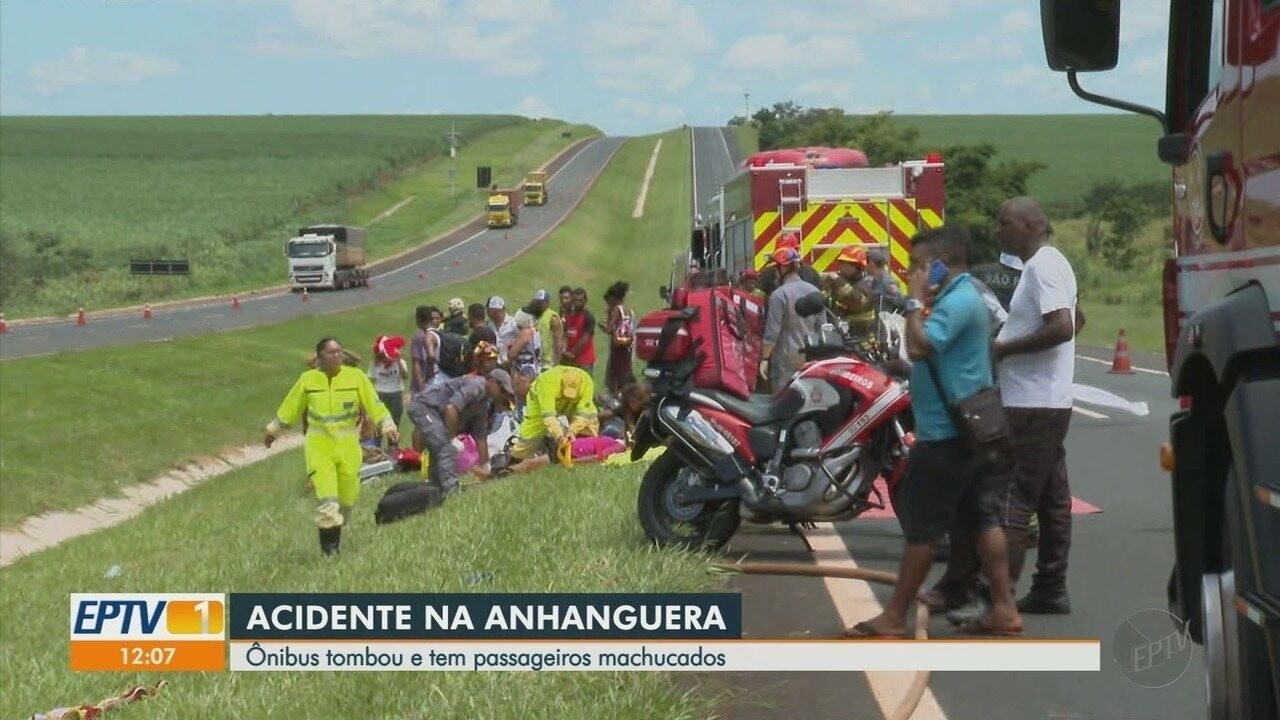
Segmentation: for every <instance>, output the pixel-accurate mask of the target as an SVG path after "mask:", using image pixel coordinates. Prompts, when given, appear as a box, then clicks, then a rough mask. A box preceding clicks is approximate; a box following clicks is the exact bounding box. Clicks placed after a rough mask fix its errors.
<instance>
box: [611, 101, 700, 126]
mask: <svg viewBox="0 0 1280 720" xmlns="http://www.w3.org/2000/svg"><path fill="white" fill-rule="evenodd" d="M613 109H614V110H615V111H616V112H617V113H618V114H619V115H624V116H626V117H628V118H630V119H633V120H643V121H646V122H650V123H651V122H663V123H675V122H677V121H679V120H681V119H682V118H684V108H683V107H681V106H679V105H674V104H671V103H662V102H657V103H655V102H648V101H646V100H637V99H636V98H631V97H621V98H618V99H617V100H616V101H614V103H613Z"/></svg>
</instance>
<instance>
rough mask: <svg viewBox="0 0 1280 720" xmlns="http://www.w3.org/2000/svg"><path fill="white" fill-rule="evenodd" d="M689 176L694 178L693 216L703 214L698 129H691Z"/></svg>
mask: <svg viewBox="0 0 1280 720" xmlns="http://www.w3.org/2000/svg"><path fill="white" fill-rule="evenodd" d="M689 174H690V175H692V176H693V215H694V217H697V216H698V215H699V214H701V213H702V208H700V207H698V129H697V128H695V127H692V126H690V128H689Z"/></svg>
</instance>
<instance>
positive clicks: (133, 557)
mask: <svg viewBox="0 0 1280 720" xmlns="http://www.w3.org/2000/svg"><path fill="white" fill-rule="evenodd" d="M303 475H304V473H303V469H302V456H301V454H300V452H299V451H293V452H289V453H285V454H283V455H281V456H278V457H275V458H271V459H270V460H267V461H264V462H263V463H261V464H259V465H256V466H253V467H251V468H246V469H243V470H239V471H237V472H235V473H232V474H230V475H228V476H226V477H223V478H220V479H218V480H216V481H212V482H209V483H206V484H204V485H202V486H200V487H198V488H195V489H193V490H191V491H189V492H188V493H186V494H184V495H181V496H179V497H176V498H173V499H171V500H169V501H167V502H165V503H164V504H162V505H160V506H157V507H155V508H152V509H150V510H148V511H147V512H145V513H143V514H142V515H141V516H139V517H138V518H136V519H134V520H132V521H130V522H128V523H125V524H123V525H120V526H117V527H115V528H111V529H108V530H105V531H102V532H99V533H97V534H95V535H91V536H87V537H84V538H79V539H76V540H74V541H71V542H69V543H66V544H65V545H63V546H60V547H57V548H54V549H52V550H49V551H46V552H44V553H42V554H40V555H37V556H35V557H33V558H30V559H27V560H23V561H20V562H19V563H17V564H15V565H13V566H11V567H8V568H5V569H4V570H3V571H0V573H2V575H0V577H2V579H3V583H0V611H3V612H4V613H5V617H8V618H17V617H21V618H22V621H21V622H14V621H10V622H6V623H5V624H4V627H3V633H4V644H5V647H6V648H8V649H9V651H8V652H5V653H3V654H0V715H3V716H4V717H9V718H18V717H29V716H30V715H31V714H32V713H34V712H37V711H46V710H48V709H50V708H53V707H55V706H59V705H67V704H71V703H78V702H96V701H97V700H98V699H100V698H102V697H105V696H107V695H110V694H112V693H116V692H120V691H121V690H123V689H124V688H125V687H128V686H131V685H133V684H143V683H150V682H155V681H157V680H160V679H166V680H168V681H169V686H168V687H167V688H166V689H165V690H164V691H163V692H162V693H161V695H160V696H158V697H157V698H153V699H148V700H144V701H141V702H138V703H136V704H133V705H130V706H129V707H127V708H125V709H124V710H122V711H121V712H120V713H119V715H120V717H121V718H126V719H127V720H150V719H155V718H173V717H200V718H227V719H231V718H275V717H309V716H310V715H312V714H316V713H320V712H321V709H322V711H323V714H324V715H325V716H327V717H333V718H356V717H359V718H388V719H392V718H396V719H400V718H441V719H457V720H470V719H471V718H511V719H512V720H515V719H516V718H519V719H520V720H526V719H528V718H541V719H545V720H570V719H576V718H581V719H582V720H596V719H598V718H606V717H607V718H610V720H612V719H614V718H620V719H621V718H634V719H635V720H650V719H651V718H664V719H666V718H675V719H680V718H687V719H690V720H692V718H705V717H708V716H709V714H710V712H711V706H712V704H713V702H714V701H715V698H714V697H712V696H711V695H709V694H702V693H697V692H690V691H689V689H688V687H687V683H681V684H680V685H677V684H676V683H674V682H672V681H671V679H670V678H669V677H664V676H663V675H662V674H659V673H600V672H593V673H571V672H547V673H542V674H539V673H533V672H472V673H457V672H454V673H413V672H373V673H359V672H355V673H329V672H278V673H244V674H240V673H237V674H230V673H211V672H210V673H180V674H170V675H167V676H163V677H162V676H161V675H152V674H148V673H144V672H142V673H107V672H96V673H84V672H77V673H73V672H71V671H69V670H68V669H67V601H66V598H67V596H68V594H69V593H72V592H166V591H168V592H173V591H176V590H184V591H192V592H195V591H199V592H303V593H306V592H361V591H375V590H376V591H378V592H405V593H420V592H696V591H700V590H704V589H708V588H709V587H711V586H712V585H713V583H715V582H716V579H717V576H716V575H714V574H713V573H712V572H710V570H709V568H708V566H707V565H706V564H705V563H704V562H702V561H701V560H700V559H699V558H698V557H697V556H695V555H689V554H681V553H672V552H657V551H654V550H652V549H650V547H649V546H648V545H647V544H646V542H645V538H644V535H643V533H642V531H641V530H640V525H639V522H638V521H637V520H636V518H635V496H636V490H637V488H638V486H639V471H638V470H637V469H633V468H605V467H602V466H598V465H579V466H576V467H574V468H573V469H571V470H557V469H544V470H541V471H539V472H537V473H534V474H530V475H525V476H513V477H510V478H506V479H503V480H498V481H495V482H491V483H488V484H485V485H481V486H478V487H476V488H475V489H473V490H470V491H467V492H464V493H463V494H462V495H461V496H459V497H457V498H456V499H454V500H451V501H450V502H449V503H448V504H447V505H445V506H444V507H443V508H441V509H439V510H436V511H433V512H431V513H429V514H428V515H426V516H420V517H415V518H410V519H408V520H405V521H403V522H401V523H397V524H393V525H387V526H375V525H374V523H373V508H374V505H375V504H376V502H377V498H378V496H380V495H381V492H382V490H384V489H385V488H386V487H387V486H388V484H389V481H386V480H384V481H381V482H376V483H374V484H371V485H369V486H367V487H366V488H365V489H364V491H363V492H362V494H361V498H360V501H359V503H358V504H357V506H356V512H355V516H354V521H353V523H352V526H351V527H350V528H349V529H347V530H346V531H345V532H344V533H343V538H342V554H341V556H339V557H338V558H323V557H322V556H321V555H320V553H319V549H318V546H317V541H316V531H315V528H314V527H313V526H312V525H311V523H310V520H309V510H310V508H311V507H312V506H313V503H314V500H312V499H310V498H308V496H307V493H306V492H305V490H304V488H303V480H304V477H303ZM112 565H119V566H120V568H121V570H120V574H119V575H118V576H116V577H113V578H111V579H104V577H103V574H104V572H105V571H106V570H107V569H108V568H109V567H111V566H112ZM476 576H479V577H476Z"/></svg>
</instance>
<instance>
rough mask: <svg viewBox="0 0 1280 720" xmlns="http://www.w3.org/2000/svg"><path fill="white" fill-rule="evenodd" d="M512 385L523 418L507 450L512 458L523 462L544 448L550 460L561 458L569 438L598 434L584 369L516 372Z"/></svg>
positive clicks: (592, 396)
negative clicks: (566, 421) (521, 404)
mask: <svg viewBox="0 0 1280 720" xmlns="http://www.w3.org/2000/svg"><path fill="white" fill-rule="evenodd" d="M512 384H513V385H514V389H515V394H516V397H519V398H523V400H524V419H523V420H521V421H520V429H519V431H518V433H517V435H518V437H517V441H516V444H515V446H514V447H512V448H511V458H512V459H514V460H527V459H529V458H531V457H533V456H534V455H537V454H538V453H540V452H542V451H543V450H544V449H550V450H552V451H553V452H554V454H552V453H551V452H549V453H548V454H549V455H552V456H553V457H556V456H563V455H564V453H566V452H567V449H568V444H569V442H570V440H571V439H572V437H571V436H574V437H590V436H595V435H599V434H600V418H599V412H598V411H597V410H596V404H595V384H594V383H593V382H592V380H591V376H590V375H588V374H587V372H586V371H585V370H580V369H578V368H576V367H572V366H569V365H557V366H555V367H553V368H550V369H548V370H544V371H543V372H541V373H537V374H531V373H527V372H525V371H523V370H520V369H517V371H516V378H515V381H514V382H513V383H512ZM562 415H563V416H564V417H566V418H568V419H569V432H568V434H566V433H565V430H564V428H562V427H561V426H560V416H562ZM548 445H550V446H551V447H550V448H548V447H547V446H548Z"/></svg>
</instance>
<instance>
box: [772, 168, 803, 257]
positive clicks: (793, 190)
mask: <svg viewBox="0 0 1280 720" xmlns="http://www.w3.org/2000/svg"><path fill="white" fill-rule="evenodd" d="M788 208H790V210H788ZM803 210H804V180H802V179H800V178H783V179H781V180H779V181H778V221H779V222H780V223H781V225H782V232H789V231H790V232H795V233H796V234H797V235H799V236H800V240H801V242H803V241H804V233H803V229H802V228H801V227H800V226H798V225H793V224H792V223H791V221H792V220H793V219H794V218H795V216H796V215H798V214H800V213H801V212H802V211H803Z"/></svg>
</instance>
